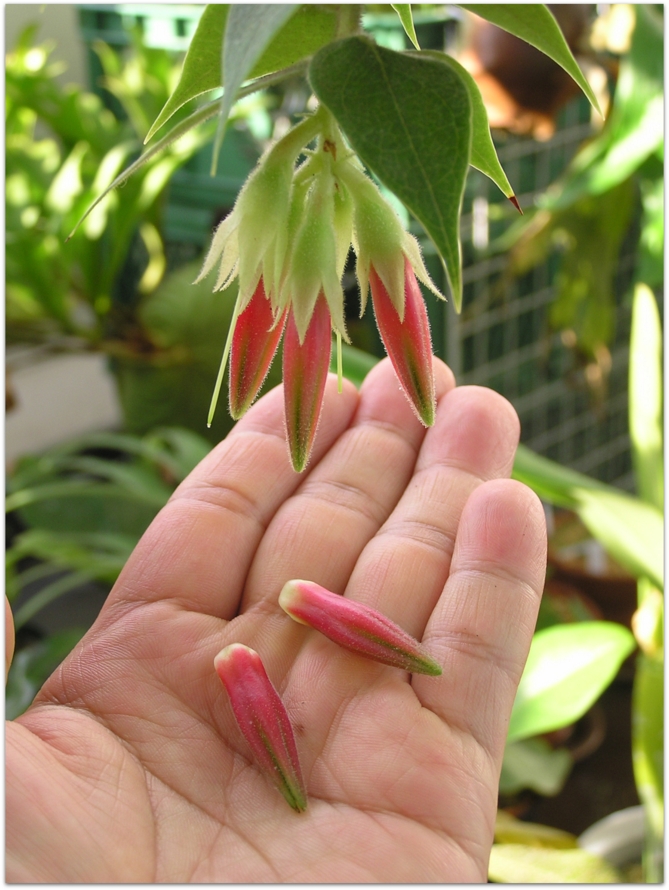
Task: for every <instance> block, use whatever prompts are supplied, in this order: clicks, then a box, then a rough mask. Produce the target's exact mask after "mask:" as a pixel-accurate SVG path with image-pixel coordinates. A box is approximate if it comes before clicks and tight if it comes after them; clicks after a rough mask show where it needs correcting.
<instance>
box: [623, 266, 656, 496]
mask: <svg viewBox="0 0 669 890" xmlns="http://www.w3.org/2000/svg"><path fill="white" fill-rule="evenodd" d="M629 369H630V371H629V374H630V377H629V420H630V439H631V440H632V457H633V460H634V472H635V475H636V480H637V490H638V492H639V495H640V496H641V497H642V498H643V499H644V500H646V501H648V502H649V503H651V504H654V505H655V506H656V507H657V508H658V510H662V509H663V506H664V497H663V491H664V452H663V447H662V414H663V405H662V327H661V324H660V314H659V312H658V308H657V301H656V299H655V296H654V295H653V292H652V291H651V290H650V288H649V287H647V286H646V285H645V284H637V286H636V287H635V289H634V298H633V304H632V332H631V335H630V360H629Z"/></svg>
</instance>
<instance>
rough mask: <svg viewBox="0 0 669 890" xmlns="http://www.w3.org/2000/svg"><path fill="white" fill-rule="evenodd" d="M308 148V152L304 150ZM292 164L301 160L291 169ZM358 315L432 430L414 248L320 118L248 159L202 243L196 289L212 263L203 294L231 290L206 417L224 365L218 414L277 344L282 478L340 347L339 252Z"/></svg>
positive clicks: (306, 434) (300, 465)
mask: <svg viewBox="0 0 669 890" xmlns="http://www.w3.org/2000/svg"><path fill="white" fill-rule="evenodd" d="M314 140H316V148H315V149H314V150H309V149H307V148H306V147H305V146H307V145H309V144H310V143H312V142H314ZM301 155H304V156H305V157H306V160H304V161H302V162H301V163H300V164H298V163H297V162H298V159H299V157H300V156H301ZM351 245H353V249H354V251H355V254H356V275H357V278H358V283H359V286H360V295H361V310H362V312H364V310H365V304H366V301H367V295H368V291H369V289H370V288H371V292H372V303H373V307H374V314H375V316H376V322H377V325H378V328H379V332H380V335H381V338H382V340H383V343H384V345H385V347H386V351H387V352H388V355H389V356H390V359H391V361H392V363H393V366H394V368H395V371H396V373H397V376H398V378H399V380H400V383H401V385H402V387H403V389H404V391H405V393H406V395H407V397H408V398H409V401H410V403H411V405H412V407H413V409H414V411H415V413H416V415H417V416H418V418H419V419H420V420H421V422H422V423H424V424H425V425H426V426H430V425H431V424H432V423H433V422H434V414H435V393H434V381H433V376H432V345H431V341H430V331H429V325H428V319H427V312H426V309H425V304H424V301H423V298H422V295H421V292H420V288H419V286H418V280H420V281H421V282H422V283H423V284H424V285H426V287H428V288H429V289H430V290H431V291H432V292H433V293H435V294H436V295H437V296H439V297H441V296H442V295H441V294H440V293H439V291H438V290H437V288H436V287H435V285H434V284H433V282H432V281H431V279H430V277H429V275H428V273H427V270H426V269H425V265H424V263H423V259H422V257H421V253H420V248H419V246H418V243H417V241H416V240H415V238H413V237H412V236H411V235H409V234H408V233H407V232H406V231H405V230H404V229H403V228H402V226H401V224H400V221H399V219H398V218H397V215H396V214H395V212H394V210H393V209H392V207H391V206H390V205H389V204H388V202H387V201H386V200H385V198H383V196H382V195H381V193H380V192H379V190H378V189H377V187H376V186H375V185H374V183H373V182H372V181H371V179H369V177H368V176H367V175H366V174H365V173H364V171H363V169H362V166H361V164H360V162H359V161H358V159H357V157H356V156H355V155H354V154H353V153H352V152H350V151H349V150H347V148H346V146H345V145H344V142H343V140H342V137H341V134H340V133H339V130H338V128H337V126H336V123H335V122H334V119H333V118H332V117H331V115H330V114H329V113H328V112H327V110H326V109H325V108H323V107H321V108H319V109H318V111H316V112H315V113H314V114H313V115H311V116H310V117H308V118H306V119H305V120H303V121H302V122H301V123H300V124H298V125H297V126H296V127H294V128H293V129H292V130H291V131H290V132H289V133H288V134H287V135H286V136H285V137H284V138H283V139H281V140H280V141H278V142H277V143H275V144H274V145H273V146H272V147H271V148H270V149H269V150H268V151H267V152H266V153H265V154H264V155H263V157H262V158H261V159H260V161H259V162H258V165H257V167H256V169H255V170H254V171H253V173H252V175H251V176H250V177H249V179H248V180H247V182H246V184H245V185H244V187H243V189H242V191H241V192H240V194H239V197H238V198H237V202H236V204H235V207H234V209H233V211H232V213H231V214H230V215H229V216H228V217H227V218H226V219H225V220H224V221H223V222H222V223H221V224H220V226H219V227H218V228H217V230H216V232H215V233H214V237H213V240H212V244H211V247H210V249H209V252H208V254H207V257H206V259H205V262H204V265H203V267H202V271H201V272H200V275H199V277H198V279H197V280H198V281H200V280H202V278H204V277H205V276H206V275H208V274H209V273H210V272H211V271H212V269H213V268H214V267H215V266H216V264H218V277H217V279H216V283H215V286H214V289H215V290H224V289H225V288H227V287H228V286H229V285H230V284H231V283H232V281H234V280H235V279H236V278H237V279H238V282H239V289H238V296H237V301H236V304H235V308H234V313H233V318H232V323H231V326H230V332H229V335H228V340H227V343H226V346H225V350H224V353H223V360H222V362H221V369H220V371H219V376H218V380H217V382H216V389H215V393H214V399H213V401H212V411H211V413H210V417H209V422H211V415H212V414H213V408H214V406H215V402H216V399H217V397H218V394H219V392H220V387H221V383H222V380H223V375H224V373H225V368H226V364H227V362H228V359H229V360H230V374H229V387H230V413H231V415H232V416H233V418H235V419H238V418H239V417H241V416H242V415H243V414H244V412H245V411H246V410H247V408H248V407H249V406H250V405H251V404H252V402H253V400H254V399H255V398H256V396H257V394H258V392H259V390H260V388H261V386H262V384H263V381H264V379H265V376H266V375H267V372H268V370H269V367H270V365H271V363H272V359H273V358H274V355H275V352H276V350H277V347H278V345H279V342H280V340H281V336H282V334H284V331H285V334H284V344H283V382H284V393H285V416H286V429H287V435H288V445H289V449H290V456H291V460H292V464H293V467H294V468H295V470H296V471H297V472H301V471H302V470H303V469H304V468H305V467H306V465H307V462H308V460H309V455H310V453H311V447H312V445H313V441H314V437H315V434H316V428H317V425H318V420H319V417H320V411H321V404H322V400H323V392H324V388H325V381H326V377H327V373H328V370H329V367H330V357H331V348H332V347H331V344H332V331H334V332H335V334H336V338H337V344H338V347H340V345H341V338H343V339H344V340H345V341H346V342H350V341H349V339H348V335H347V333H346V326H345V320H344V292H343V290H342V286H341V279H342V274H343V271H344V265H345V263H346V258H347V256H348V252H349V248H350V247H351Z"/></svg>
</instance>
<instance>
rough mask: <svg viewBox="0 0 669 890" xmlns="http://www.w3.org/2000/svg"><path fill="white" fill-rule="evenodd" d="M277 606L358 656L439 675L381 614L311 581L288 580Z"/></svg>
mask: <svg viewBox="0 0 669 890" xmlns="http://www.w3.org/2000/svg"><path fill="white" fill-rule="evenodd" d="M279 605H280V606H281V608H282V609H283V610H284V612H286V613H287V614H288V615H290V617H291V618H292V619H293V620H295V621H298V622H299V623H300V624H306V625H307V626H308V627H313V628H314V629H315V630H318V631H320V633H322V634H323V635H324V636H326V637H327V638H328V639H329V640H332V641H333V642H334V643H337V644H338V645H340V646H342V647H343V648H344V649H349V650H350V651H351V652H355V653H357V654H358V655H364V656H365V657H366V658H372V659H373V660H374V661H380V662H381V663H382V664H389V665H391V667H396V668H400V669H401V670H404V671H409V672H410V673H413V674H430V675H431V676H435V677H436V676H439V675H440V674H441V667H440V665H439V664H437V662H436V661H435V660H434V659H433V658H432V656H431V655H430V654H429V653H428V652H427V651H426V650H425V648H424V647H423V646H422V645H421V644H420V643H419V642H418V641H417V640H415V639H414V638H413V637H412V636H410V635H409V634H408V633H407V632H406V631H404V630H402V628H401V627H398V625H397V624H395V623H394V622H393V621H391V620H390V619H389V618H387V617H386V616H385V615H382V614H381V612H377V611H376V610H375V609H370V608H369V607H368V606H363V605H362V603H356V602H354V601H353V600H350V599H347V598H346V597H343V596H340V595H339V594H336V593H331V592H330V591H329V590H326V589H325V588H324V587H321V586H320V585H318V584H315V583H314V582H313V581H299V580H296V581H289V582H288V583H287V584H286V585H284V588H283V590H282V591H281V593H280V595H279Z"/></svg>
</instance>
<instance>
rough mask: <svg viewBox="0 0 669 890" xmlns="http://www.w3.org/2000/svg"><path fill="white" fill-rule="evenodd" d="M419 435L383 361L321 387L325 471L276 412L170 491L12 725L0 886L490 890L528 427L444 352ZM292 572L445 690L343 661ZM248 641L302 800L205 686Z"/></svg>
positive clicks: (516, 613)
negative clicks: (294, 606)
mask: <svg viewBox="0 0 669 890" xmlns="http://www.w3.org/2000/svg"><path fill="white" fill-rule="evenodd" d="M435 371H436V374H437V390H438V395H439V406H438V412H437V421H436V424H435V426H434V427H432V428H431V429H430V430H429V431H427V432H426V431H425V430H424V429H423V428H422V427H421V426H420V424H419V423H418V421H416V420H415V419H414V417H413V415H412V413H411V410H410V408H409V406H408V403H407V402H406V400H405V398H404V396H403V394H402V393H401V392H400V390H399V389H398V386H397V382H396V379H395V378H394V375H393V373H392V369H391V368H390V364H389V363H388V362H387V361H385V362H382V363H381V364H380V365H379V366H378V367H377V368H375V369H374V371H373V372H372V373H371V374H370V375H369V377H368V379H367V380H366V382H365V384H364V386H363V388H362V390H361V392H360V394H358V393H356V392H355V390H354V389H353V387H352V386H350V385H346V386H345V388H344V392H343V394H341V395H339V394H337V392H336V381H335V380H334V379H333V378H332V379H330V380H329V381H328V388H327V392H326V398H325V404H324V411H323V419H322V421H321V426H320V429H319V434H318V437H317V441H316V446H315V449H314V455H313V457H312V462H311V465H310V468H309V470H308V471H307V472H306V473H305V474H303V475H302V476H297V475H296V474H295V473H294V472H293V471H292V469H291V468H290V464H289V460H288V455H287V449H286V445H285V442H284V432H283V419H282V394H281V390H280V389H278V390H274V391H272V392H271V393H270V394H268V395H267V396H266V397H265V398H263V399H262V400H261V401H260V402H259V403H258V404H257V405H256V406H255V407H254V408H253V409H251V411H250V412H249V413H248V414H247V415H246V417H245V418H244V419H243V420H242V421H241V422H240V423H239V424H238V425H237V427H236V428H235V430H234V431H233V432H232V433H231V434H230V435H229V436H228V438H227V439H226V440H225V441H224V442H222V443H221V444H220V445H219V446H218V447H217V448H215V449H214V450H213V451H212V452H211V454H210V455H209V456H208V457H207V458H206V459H205V460H204V461H203V462H202V463H201V464H200V465H199V466H198V467H197V468H196V470H195V471H194V472H193V473H192V474H191V475H190V476H189V477H188V479H186V480H185V481H184V483H183V484H182V485H181V486H180V487H179V489H178V490H177V491H176V492H175V494H174V496H173V498H172V499H171V501H170V503H169V504H168V505H167V506H166V507H165V508H164V509H163V511H162V512H161V513H160V515H159V516H158V517H157V518H156V520H155V521H154V522H153V524H152V525H151V527H150V528H149V530H148V531H147V532H146V534H145V535H144V537H143V538H142V540H141V542H140V543H139V545H138V547H137V548H136V550H135V552H134V554H133V556H132V557H131V559H130V560H129V562H128V564H127V565H126V567H125V569H124V571H123V572H122V574H121V577H120V578H119V580H118V582H117V584H116V586H115V588H114V590H113V591H112V593H111V594H110V596H109V598H108V601H107V603H106V605H105V607H104V609H103V610H102V613H101V615H100V617H99V619H98V621H97V622H96V624H95V626H94V627H93V628H92V630H91V631H90V632H89V633H88V634H87V635H86V636H85V637H84V639H83V640H82V642H81V643H80V644H79V646H78V647H77V649H76V650H75V651H74V652H73V653H72V655H71V656H70V657H69V658H68V659H67V660H66V662H65V663H64V664H63V665H62V666H61V667H60V668H59V670H58V671H57V672H56V673H55V674H54V675H53V676H52V677H51V678H50V679H49V681H48V682H47V683H46V684H45V686H44V688H43V689H42V691H41V692H40V694H39V695H38V697H37V699H36V701H35V703H34V705H33V706H32V707H31V708H30V710H29V711H28V712H27V713H26V714H25V715H24V716H22V717H21V718H19V719H18V720H17V721H14V722H13V723H11V724H8V727H7V759H8V761H7V762H8V766H7V845H8V846H7V879H8V880H9V881H27V882H68V883H69V882H106V883H111V882H177V883H182V882H186V881H198V882H235V883H241V882H256V883H262V882H288V883H297V882H300V883H301V882H305V883H312V882H331V883H343V882H415V883H419V882H462V881H478V882H480V881H485V878H486V869H487V862H488V856H489V852H490V845H491V842H492V830H493V823H494V815H495V808H496V801H497V782H498V776H499V769H500V763H501V757H502V752H503V747H504V738H505V734H506V726H507V723H508V719H509V713H510V710H511V705H512V702H513V697H514V694H515V690H516V686H517V683H518V680H519V677H520V673H521V671H522V667H523V664H524V661H525V658H526V655H527V650H528V647H529V643H530V639H531V634H532V630H533V627H534V622H535V619H536V611H537V607H538V602H539V596H540V591H541V588H542V585H543V575H544V568H545V530H544V525H543V512H542V509H541V505H540V504H539V502H538V501H537V499H536V498H535V496H534V495H533V494H532V493H531V492H530V491H529V490H528V489H526V488H525V487H524V486H522V485H520V484H518V483H515V482H512V481H510V480H508V479H507V478H505V477H507V476H508V475H509V473H510V470H511V466H512V462H513V455H514V451H515V447H516V444H517V437H518V421H517V418H516V417H515V414H514V412H513V409H512V408H511V407H510V406H509V404H508V403H507V402H505V401H504V400H503V399H502V398H501V397H500V396H498V395H496V394H495V393H493V392H491V391H490V390H485V389H481V388H477V387H460V388H455V387H454V384H453V379H452V375H451V374H450V371H448V369H447V368H446V367H445V366H444V365H443V364H441V363H440V362H436V361H435ZM291 578H304V579H308V580H313V581H316V582H317V583H319V584H322V585H323V586H324V587H327V588H329V589H330V590H334V591H336V592H339V593H342V594H345V595H346V596H350V597H352V598H354V599H356V600H359V601H361V602H365V603H367V604H368V605H370V606H372V607H374V608H376V609H378V610H379V611H382V612H384V613H385V614H386V615H388V616H389V617H390V618H392V619H393V620H394V621H396V622H397V623H398V624H400V625H401V626H402V627H404V628H405V629H406V630H408V631H409V632H410V633H412V634H413V635H414V636H416V637H418V638H419V639H423V641H424V643H425V645H426V646H427V648H428V649H429V650H430V652H431V653H432V654H433V655H434V657H435V658H436V659H437V660H438V661H439V662H440V663H441V664H442V665H443V669H444V670H443V675H442V676H440V677H425V676H418V675H414V676H410V675H408V674H406V673H404V672H402V671H399V670H396V669H393V668H390V667H385V666H382V665H378V664H376V663H373V662H370V661H368V660H365V659H363V658H361V657H358V656H356V655H353V654H351V653H349V652H345V651H344V650H342V649H339V648H338V647H337V646H336V645H335V644H334V643H331V642H330V641H328V640H326V639H325V638H324V637H322V636H320V635H319V634H318V633H316V632H315V631H312V630H310V629H308V628H305V627H303V626H300V625H297V624H295V623H294V622H293V621H291V619H290V618H289V617H288V616H287V615H286V614H285V613H284V612H283V611H282V610H281V609H280V607H279V606H278V604H277V598H278V594H279V592H280V590H281V588H282V586H283V585H284V583H285V582H286V581H287V580H289V579H291ZM232 642H241V643H244V644H246V645H248V646H251V647H253V648H254V649H256V650H257V651H258V652H259V653H260V655H261V656H262V658H263V661H264V664H265V667H266V669H267V672H268V674H269V676H270V678H271V679H272V681H273V683H274V685H275V686H276V687H277V689H278V690H279V692H280V693H281V695H282V698H283V700H284V703H285V705H286V707H287V709H288V712H289V714H290V717H291V720H292V722H293V725H294V727H295V733H296V739H297V746H298V750H299V752H300V758H301V763H302V771H303V774H304V778H305V782H306V786H307V789H308V793H309V805H308V807H307V810H306V812H304V813H301V814H298V813H295V812H294V811H292V810H291V809H290V808H289V807H288V806H287V804H286V802H285V801H284V800H283V798H282V797H281V796H280V795H279V794H278V792H277V791H276V789H275V788H274V787H273V786H272V785H271V784H270V783H268V781H267V779H266V778H265V777H264V776H263V775H262V774H261V773H260V772H259V771H258V769H257V767H256V765H255V763H254V761H253V759H252V756H251V754H250V751H249V749H248V747H247V745H246V742H245V740H244V739H243V737H242V735H241V733H240V731H239V729H238V727H237V725H236V724H235V721H234V718H233V716H232V711H231V708H230V703H229V701H228V699H227V696H226V693H225V690H224V689H223V687H222V686H221V684H220V682H219V680H218V678H217V676H216V674H215V672H214V669H213V659H214V656H215V655H216V654H217V653H218V652H219V650H220V649H222V648H223V647H224V646H226V645H228V644H229V643H232Z"/></svg>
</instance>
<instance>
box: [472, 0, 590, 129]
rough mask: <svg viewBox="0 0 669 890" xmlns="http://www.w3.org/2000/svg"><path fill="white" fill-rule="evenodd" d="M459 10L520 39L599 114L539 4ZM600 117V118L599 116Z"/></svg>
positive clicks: (550, 17)
mask: <svg viewBox="0 0 669 890" xmlns="http://www.w3.org/2000/svg"><path fill="white" fill-rule="evenodd" d="M460 5H461V6H462V8H463V9H468V10H469V11H470V12H473V13H475V14H476V15H479V16H481V18H484V19H486V20H487V21H489V22H492V24H493V25H497V27H498V28H502V29H503V30H504V31H508V32H509V33H510V34H514V35H515V36H516V37H520V39H521V40H524V41H525V42H526V43H529V44H531V45H532V46H534V47H536V48H537V49H538V50H540V51H541V52H542V53H544V54H545V55H547V56H548V57H549V58H551V59H553V61H554V62H557V64H558V65H559V66H560V67H561V68H564V70H565V71H566V72H567V74H569V75H570V77H572V78H573V79H574V80H575V81H576V83H577V84H578V85H579V86H580V88H581V89H582V90H583V92H584V93H585V95H586V96H587V97H588V99H589V100H590V103H591V104H592V106H593V108H594V109H595V111H597V112H598V113H599V114H600V115H601V114H602V112H601V109H600V107H599V103H598V102H597V97H596V96H595V94H594V93H593V91H592V88H591V87H590V84H589V83H588V81H587V80H586V79H585V77H584V76H583V72H582V71H581V69H580V68H579V67H578V64H577V62H576V59H575V58H574V57H573V55H572V52H571V50H570V49H569V47H568V46H567V41H566V40H565V39H564V35H563V34H562V31H561V30H560V26H559V25H558V23H557V22H556V21H555V17H554V16H553V14H552V13H551V12H550V10H549V9H548V7H546V6H545V5H544V4H542V3H494V4H493V3H477V4H475V5H469V4H467V3H463V4H460ZM602 116H603V115H602Z"/></svg>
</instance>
